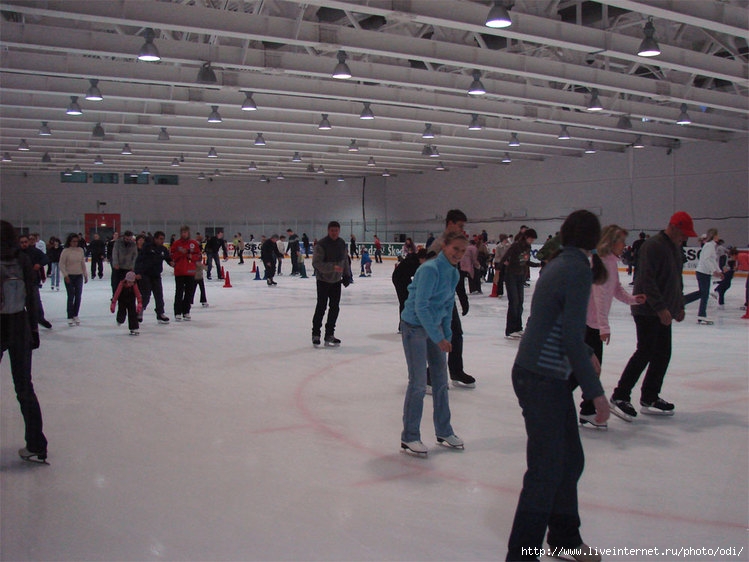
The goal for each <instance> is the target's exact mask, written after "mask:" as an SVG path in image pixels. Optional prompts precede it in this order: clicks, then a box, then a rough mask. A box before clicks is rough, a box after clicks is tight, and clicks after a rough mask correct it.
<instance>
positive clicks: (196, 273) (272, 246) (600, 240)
mask: <svg viewBox="0 0 749 562" xmlns="http://www.w3.org/2000/svg"><path fill="white" fill-rule="evenodd" d="M447 217H448V218H447V220H446V229H445V231H444V232H443V233H442V234H441V235H440V236H439V237H436V238H435V237H434V236H430V239H429V240H428V244H427V247H426V248H419V247H417V246H416V245H415V244H414V243H413V240H411V239H407V240H406V243H405V244H404V249H403V252H402V255H401V256H399V263H398V264H397V265H396V267H395V269H394V273H393V283H394V285H395V289H396V294H397V296H398V300H399V312H400V314H399V326H398V329H399V332H401V334H402V340H403V348H404V353H405V357H406V364H407V367H408V387H407V391H406V397H405V402H404V411H403V424H404V426H403V432H402V434H401V447H402V448H403V449H404V450H405V451H407V452H411V453H414V454H418V455H423V456H426V454H427V453H428V449H427V448H426V446H425V445H424V444H423V443H422V442H421V437H420V429H419V428H420V420H421V412H422V403H423V399H424V396H425V395H426V394H431V395H432V400H433V406H434V409H435V415H434V423H435V432H436V438H437V442H438V443H439V444H442V445H445V446H447V447H451V448H463V446H464V444H463V441H462V439H461V438H460V437H458V436H457V435H456V434H455V433H454V431H453V428H452V425H451V418H450V410H449V399H448V394H447V384H448V375H449V378H450V379H452V381H453V384H454V385H455V386H457V387H461V386H462V387H465V388H475V386H476V384H475V383H476V381H475V379H474V378H473V377H470V375H467V374H466V373H465V372H464V371H463V366H462V329H461V326H460V316H461V315H463V316H464V315H465V314H467V313H468V310H469V300H468V298H467V295H466V291H465V283H466V282H467V283H468V287H469V290H468V294H472V295H476V294H482V290H481V280H482V279H486V280H487V281H488V282H490V283H491V284H492V294H491V295H490V297H495V298H500V297H502V296H503V295H504V294H506V295H507V300H508V310H507V322H506V328H505V336H506V337H507V338H508V339H514V340H519V341H520V347H519V351H518V354H517V357H516V359H515V366H514V367H513V387H514V389H515V392H516V395H517V397H518V400H519V403H520V406H521V408H522V409H523V416H524V419H525V425H526V430H527V434H528V458H527V461H528V471H527V473H526V475H525V478H524V481H523V490H522V491H521V494H520V498H519V501H518V507H517V512H516V515H515V521H514V523H513V528H512V531H511V534H510V542H509V550H508V556H507V559H508V560H525V559H528V560H534V559H536V558H535V555H533V554H532V552H533V550H532V549H533V548H536V549H538V548H540V546H541V544H542V542H543V538H544V535H545V534H546V532H547V531H548V542H549V544H550V546H553V547H559V548H565V549H569V550H570V551H571V552H572V553H573V554H572V557H573V558H575V559H576V560H587V561H595V560H599V559H600V556H598V554H597V553H596V552H595V551H594V549H590V548H589V547H587V546H586V545H585V544H584V543H583V542H582V538H581V537H580V534H579V527H580V520H579V516H578V515H577V504H576V500H570V498H571V497H573V496H575V497H576V487H577V481H578V479H579V477H580V475H581V473H582V460H583V454H582V447H581V446H580V441H579V434H578V427H580V426H582V427H591V428H593V429H606V428H607V419H608V417H609V413H610V412H611V413H614V414H615V415H617V416H618V417H620V418H621V419H623V420H625V421H628V422H631V421H633V419H634V418H635V417H636V416H637V412H636V410H635V409H634V407H633V406H632V404H631V402H630V400H631V396H630V395H631V391H632V390H633V388H634V386H635V385H636V384H637V382H638V380H639V378H640V376H641V375H642V373H645V378H644V381H643V383H642V388H641V398H640V406H641V410H640V412H641V413H643V414H649V415H673V414H674V411H675V406H674V404H672V403H669V402H667V401H666V400H664V399H663V398H662V397H661V396H660V391H661V388H662V385H663V382H664V377H665V374H666V370H667V367H668V362H669V359H670V354H671V324H672V322H674V321H676V322H681V321H683V320H684V318H685V310H684V309H685V306H686V305H687V304H689V303H691V302H695V301H699V302H700V307H699V312H698V322H699V323H700V324H705V325H709V324H712V322H710V321H708V320H709V319H708V318H707V316H706V306H707V302H708V299H709V298H710V297H711V296H712V297H714V298H715V299H716V300H719V301H720V304H719V306H721V305H723V303H724V300H723V297H724V295H725V291H726V290H728V288H729V287H730V282H731V278H732V277H733V274H734V273H735V271H737V270H739V269H749V268H747V267H746V264H743V265H744V267H742V264H741V263H740V254H739V252H737V251H736V250H735V249H730V248H728V249H726V248H725V247H724V244H723V243H722V240H720V238H719V236H718V232H717V230H716V229H710V230H708V232H707V234H706V235H704V236H703V237H701V243H702V252H701V254H700V259H699V263H698V265H697V279H698V286H699V289H698V290H697V291H695V292H693V293H690V294H687V295H684V294H683V281H682V268H683V264H684V263H685V261H686V259H685V257H684V253H683V247H684V245H685V243H686V241H687V239H688V238H690V237H697V234H696V232H694V227H693V222H692V219H691V217H690V216H689V215H688V214H687V213H685V212H678V213H675V214H674V215H673V216H672V217H671V219H670V221H669V223H668V225H667V226H666V228H664V230H662V231H660V232H659V233H658V234H657V235H654V236H652V237H647V236H642V235H641V236H640V237H639V238H638V240H637V242H636V248H635V247H634V246H635V245H633V247H632V248H631V250H630V248H629V247H627V246H626V238H627V235H628V232H627V230H626V229H624V228H621V227H619V226H618V225H608V226H606V227H603V228H601V225H600V224H599V223H598V219H597V217H595V215H593V214H592V213H589V212H587V211H578V212H575V213H573V214H572V215H570V216H569V217H568V218H567V220H566V221H565V222H564V224H563V225H562V229H561V231H560V232H558V233H556V234H555V235H553V236H552V235H550V236H549V237H548V238H547V240H546V242H545V244H544V245H543V247H542V248H541V249H540V250H539V251H538V252H536V258H537V260H538V261H536V262H534V261H533V259H532V252H531V245H532V244H533V243H534V242H535V241H536V240H537V238H538V236H537V233H536V231H535V230H534V229H533V228H529V227H526V226H524V227H522V228H521V230H520V232H519V233H517V234H516V235H514V236H511V235H506V234H501V235H500V236H499V241H498V242H497V243H496V244H494V248H493V249H491V250H490V249H489V240H488V235H487V233H486V231H482V232H481V233H480V234H476V235H474V236H472V237H469V236H467V235H466V234H465V232H464V226H465V223H466V221H467V217H465V215H464V214H463V213H462V212H461V211H459V210H452V211H450V212H448V214H447ZM2 230H3V232H2V236H3V238H2V240H1V241H0V242H1V245H2V257H3V260H6V259H11V258H12V259H17V260H18V261H19V263H21V265H22V266H23V272H24V278H23V282H24V284H25V287H26V296H25V298H26V303H27V304H26V307H25V310H24V311H23V312H22V313H6V312H5V311H3V314H2V321H3V325H2V328H3V330H2V336H3V340H2V351H3V352H4V351H6V350H7V351H9V354H10V356H11V371H12V373H13V377H14V382H15V383H16V390H17V393H18V392H20V394H19V395H18V399H19V403H20V405H21V410H22V414H23V416H24V420H25V422H26V427H27V432H26V447H25V448H24V449H21V450H20V451H19V454H20V456H21V457H22V458H23V459H24V460H30V461H36V462H44V461H45V459H46V454H47V451H46V448H47V443H46V438H45V437H44V435H43V432H42V423H41V410H40V408H39V405H38V401H37V399H36V396H35V394H34V391H33V385H32V384H31V350H32V349H35V348H36V347H38V346H39V336H38V328H37V326H38V325H41V326H43V327H46V328H51V324H50V323H49V322H48V321H47V320H46V318H45V317H44V311H43V306H42V302H41V296H40V294H41V293H40V291H39V288H40V287H41V286H42V285H43V283H44V281H45V278H46V276H49V277H50V290H52V291H59V277H62V278H63V280H64V283H65V287H66V291H67V293H68V303H67V304H68V306H67V314H68V324H69V325H70V326H76V325H79V324H80V320H79V318H78V311H79V309H80V302H81V296H82V287H83V284H85V283H87V282H88V280H89V267H90V277H91V279H95V278H98V279H102V278H103V263H104V261H108V262H109V264H110V267H111V270H112V271H111V283H112V292H113V297H112V300H111V308H110V310H111V311H112V312H113V313H114V312H115V311H116V312H117V316H116V319H117V323H118V324H124V322H125V321H126V320H127V322H128V327H129V329H130V333H131V334H133V335H137V333H138V325H139V323H140V322H142V320H143V312H144V311H145V310H146V308H147V306H148V304H149V303H150V299H151V296H153V299H154V302H155V313H156V318H157V321H158V322H160V323H162V324H166V323H169V322H170V319H169V318H168V317H167V316H166V315H165V309H164V306H165V305H164V295H163V287H162V284H161V275H162V272H163V267H164V264H167V265H168V266H170V267H172V268H173V269H174V277H175V298H174V316H175V320H176V321H190V320H191V316H190V310H191V307H192V304H193V300H194V295H195V291H196V290H197V288H198V287H201V301H200V302H201V304H202V305H203V306H207V305H208V303H207V300H206V299H205V288H204V283H203V275H204V272H205V273H206V277H207V279H211V278H212V277H211V273H212V265H215V266H216V274H217V277H218V278H219V279H222V278H223V268H222V267H221V264H220V259H221V258H223V260H224V261H226V260H227V259H228V248H227V243H226V240H224V233H223V232H221V231H219V232H216V233H215V234H214V235H213V236H211V237H210V238H209V239H208V240H207V241H206V242H204V241H203V239H202V236H201V235H200V234H199V233H196V234H195V236H194V237H193V236H192V234H191V230H190V228H189V227H188V226H183V227H181V228H180V233H179V237H176V236H173V237H172V240H171V243H170V245H169V247H168V248H167V247H166V246H165V245H164V241H165V237H166V236H165V234H164V233H163V232H161V231H157V232H155V233H154V234H153V235H151V234H146V233H140V234H138V235H137V236H136V235H134V234H133V233H132V232H131V231H125V232H123V233H122V236H119V235H117V234H115V235H114V236H113V237H112V239H111V240H109V241H103V240H101V239H100V237H99V236H98V235H94V236H93V238H92V240H91V241H90V242H89V243H86V241H85V239H84V237H83V236H82V235H80V234H75V233H71V234H69V235H68V236H67V237H66V240H65V242H64V244H63V243H61V241H60V240H59V239H57V238H54V237H53V238H52V239H50V241H49V243H48V244H45V243H44V242H43V241H42V240H41V239H40V237H39V236H38V234H36V233H32V234H30V235H21V236H19V237H17V238H16V233H15V230H14V229H13V228H12V226H11V225H9V224H8V223H6V222H3V224H2ZM262 238H263V239H262V240H261V242H260V258H261V260H262V262H263V265H264V267H265V276H266V280H267V284H268V285H269V286H274V285H275V284H276V282H275V281H274V278H275V276H276V275H277V274H281V267H282V262H283V259H284V257H285V256H289V259H290V262H291V272H290V275H295V276H300V277H305V276H306V274H305V268H304V260H305V258H307V257H309V253H310V249H311V251H312V253H313V258H312V266H313V270H314V274H315V277H316V283H317V305H316V308H315V312H314V315H313V318H312V343H313V345H315V346H319V345H321V343H322V342H323V341H324V343H325V345H326V346H338V345H340V343H341V342H340V340H339V339H338V338H336V336H335V325H336V320H337V317H338V313H339V304H340V296H341V288H342V287H345V286H347V285H348V284H349V283H350V282H353V275H352V272H351V261H352V259H353V258H354V256H355V255H356V257H359V258H360V259H361V274H362V275H364V276H366V275H367V274H368V273H371V258H370V257H369V255H368V252H366V251H362V252H361V256H360V255H359V253H360V252H359V247H358V245H357V243H356V239H355V237H354V236H353V235H351V237H350V243H349V246H348V248H347V245H346V243H345V242H344V241H343V240H342V239H341V237H340V224H339V223H337V222H336V221H331V222H330V223H329V224H328V228H327V235H326V236H325V237H324V238H322V239H321V240H319V241H317V240H316V241H315V243H314V244H310V242H309V239H308V238H307V236H306V234H303V236H302V237H301V238H300V237H299V236H298V235H297V234H296V233H294V231H293V230H292V229H288V230H287V231H286V236H278V235H276V234H273V235H271V236H269V237H267V238H266V237H265V236H263V237H262ZM250 240H254V236H252V235H250ZM233 242H234V244H233V245H234V249H235V257H237V258H239V260H240V264H243V263H244V260H243V252H244V250H245V249H246V246H245V244H244V241H243V238H242V235H241V233H237V234H235V235H234V238H233ZM638 242H639V244H638ZM255 247H256V246H255V244H252V243H251V244H250V245H249V248H250V249H251V251H252V254H253V258H254V257H255V251H256V250H255ZM355 252H356V253H355ZM628 252H629V256H628V255H627V253H628ZM204 254H205V261H204ZM87 260H88V261H89V262H90V263H87ZM375 260H376V261H377V262H378V263H380V262H381V243H380V242H379V239H378V238H377V237H375ZM620 261H626V262H629V263H627V265H631V266H632V269H631V273H632V274H633V275H634V279H633V282H632V285H633V286H634V289H633V294H630V293H628V292H627V291H626V290H625V289H624V288H623V287H622V286H621V283H620V282H619V279H618V263H619V262H620ZM425 264H428V265H425ZM4 267H5V266H4ZM45 267H47V272H46V275H45ZM530 267H540V268H542V273H541V275H540V276H539V281H538V286H537V288H536V291H535V292H534V295H533V301H532V303H531V315H530V318H529V320H528V322H527V326H526V327H525V328H524V327H523V321H522V313H523V298H524V297H523V294H524V288H525V287H526V286H527V285H528V281H529V278H530V275H529V271H530V270H529V268H530ZM584 269H587V270H590V271H591V274H590V276H589V277H588V276H586V275H581V273H580V272H581V271H582V270H584ZM711 281H714V282H715V284H716V286H715V287H714V290H713V291H711V286H710V285H711ZM3 286H5V283H4V282H3ZM747 292H748V293H749V280H747ZM562 293H564V295H562ZM456 295H457V296H458V297H459V302H460V305H461V311H462V314H459V312H458V307H457V305H456V303H455V296H456ZM614 298H616V299H618V300H620V301H622V302H624V303H625V304H628V305H630V306H631V307H632V316H633V318H634V322H635V328H636V332H637V348H636V350H635V352H634V354H633V355H632V357H631V359H630V361H629V362H628V363H627V365H626V367H625V370H624V372H623V373H622V376H621V378H620V380H619V383H618V384H617V386H616V388H615V389H614V392H613V394H612V395H611V398H610V399H606V397H605V395H604V392H603V388H602V386H601V384H600V382H599V380H598V376H599V375H600V369H601V362H602V352H603V345H604V344H608V342H609V339H610V336H611V334H610V328H609V327H608V323H607V316H608V311H609V309H610V306H611V302H612V300H613V299H614ZM743 308H744V309H746V302H745V303H744V306H743ZM326 313H327V322H325V324H324V337H323V331H322V330H323V320H324V319H325V315H326ZM19 314H20V315H19ZM743 318H749V312H747V313H746V314H745V315H744V316H743ZM544 381H546V382H544ZM548 381H553V384H551V385H549V384H547V382H548ZM578 385H579V386H580V387H581V388H582V393H583V402H582V403H581V406H580V412H579V414H577V413H576V412H575V408H574V406H572V410H571V413H570V406H571V405H572V396H573V395H572V393H573V391H574V390H575V388H577V387H578ZM19 389H20V390H19ZM570 416H571V417H570ZM571 419H572V421H570V420H571ZM550 428H555V430H554V431H549V429H550ZM565 455H567V460H566V461H563V462H560V458H562V457H565ZM552 473H553V474H552ZM550 476H553V477H550ZM560 498H565V499H560ZM560 502H562V503H560ZM559 513H564V517H560V516H559V515H558V514H559ZM529 552H531V554H528V553H529Z"/></svg>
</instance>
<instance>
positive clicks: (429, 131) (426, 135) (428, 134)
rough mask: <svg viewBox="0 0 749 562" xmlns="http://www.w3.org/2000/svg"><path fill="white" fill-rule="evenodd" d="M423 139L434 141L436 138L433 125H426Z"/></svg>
mask: <svg viewBox="0 0 749 562" xmlns="http://www.w3.org/2000/svg"><path fill="white" fill-rule="evenodd" d="M421 138H422V139H433V138H434V132H433V131H432V124H431V123H424V132H423V133H421Z"/></svg>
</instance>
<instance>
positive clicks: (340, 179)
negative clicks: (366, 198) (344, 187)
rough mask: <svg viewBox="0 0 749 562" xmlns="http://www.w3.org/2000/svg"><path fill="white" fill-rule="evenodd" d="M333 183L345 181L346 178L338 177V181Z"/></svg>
mask: <svg viewBox="0 0 749 562" xmlns="http://www.w3.org/2000/svg"><path fill="white" fill-rule="evenodd" d="M335 181H346V178H344V177H343V176H338V179H336V180H335Z"/></svg>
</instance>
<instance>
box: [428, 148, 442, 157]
mask: <svg viewBox="0 0 749 562" xmlns="http://www.w3.org/2000/svg"><path fill="white" fill-rule="evenodd" d="M429 157H430V158H439V157H440V151H439V150H437V147H436V146H432V153H431V154H430V155H429Z"/></svg>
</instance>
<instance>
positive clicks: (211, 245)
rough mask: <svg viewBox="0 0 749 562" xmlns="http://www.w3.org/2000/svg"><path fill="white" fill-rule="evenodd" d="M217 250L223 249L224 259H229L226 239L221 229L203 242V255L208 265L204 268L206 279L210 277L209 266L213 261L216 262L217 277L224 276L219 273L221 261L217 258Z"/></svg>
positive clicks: (221, 277)
mask: <svg viewBox="0 0 749 562" xmlns="http://www.w3.org/2000/svg"><path fill="white" fill-rule="evenodd" d="M219 250H222V251H223V255H224V260H227V259H229V251H228V250H227V248H226V240H224V232H223V231H222V230H220V231H218V232H217V233H216V234H215V235H213V236H211V237H210V238H209V239H208V242H206V243H205V256H206V260H207V262H208V267H207V268H206V278H208V279H210V278H211V267H212V265H213V263H215V264H216V275H218V278H219V279H223V278H224V276H223V274H222V273H221V263H220V262H219V259H218V253H219Z"/></svg>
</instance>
